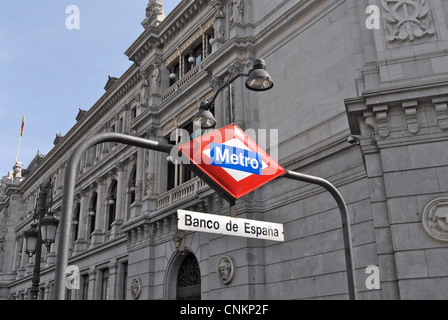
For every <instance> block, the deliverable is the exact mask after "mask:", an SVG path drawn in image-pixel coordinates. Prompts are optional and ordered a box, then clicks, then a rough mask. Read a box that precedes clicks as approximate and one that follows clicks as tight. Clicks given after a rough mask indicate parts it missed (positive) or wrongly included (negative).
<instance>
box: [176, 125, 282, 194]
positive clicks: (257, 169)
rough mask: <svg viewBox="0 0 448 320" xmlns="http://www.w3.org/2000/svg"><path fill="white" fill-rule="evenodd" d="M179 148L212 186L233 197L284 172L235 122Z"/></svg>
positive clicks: (253, 188) (245, 192)
mask: <svg viewBox="0 0 448 320" xmlns="http://www.w3.org/2000/svg"><path fill="white" fill-rule="evenodd" d="M178 150H179V151H180V152H181V153H182V155H184V156H185V157H187V158H188V159H189V161H190V162H191V163H192V164H193V165H194V166H192V167H191V168H192V169H194V167H197V168H199V169H200V171H201V172H202V173H204V174H205V175H206V176H205V177H206V178H209V179H211V181H212V182H213V187H215V188H216V187H218V188H219V189H221V190H220V191H224V193H225V194H226V195H228V196H230V197H232V198H233V199H239V198H241V197H242V196H244V195H246V194H248V193H249V192H251V191H253V190H255V189H257V188H259V187H260V186H262V185H263V184H265V183H267V182H269V181H271V180H273V179H275V178H277V177H279V176H281V175H283V174H284V173H285V172H286V171H285V169H283V168H282V167H281V166H280V165H279V164H278V163H277V162H276V161H275V160H274V159H272V158H271V157H270V156H269V155H268V154H267V153H266V152H265V151H264V150H262V149H261V148H260V147H259V146H258V145H257V143H256V142H255V141H253V140H252V139H251V138H250V137H249V136H248V135H247V134H245V133H244V131H243V130H242V129H241V128H239V127H238V126H237V125H235V124H231V125H229V126H227V127H225V128H222V129H219V130H216V131H213V132H211V133H209V134H206V135H204V136H201V137H199V138H196V139H194V140H192V141H189V142H187V143H184V144H181V145H179V146H178ZM194 171H195V172H198V171H197V170H194ZM198 173H199V172H198ZM200 176H201V177H204V175H200ZM209 179H205V180H206V181H205V182H207V183H208V182H210V180H209ZM207 180H208V181H207Z"/></svg>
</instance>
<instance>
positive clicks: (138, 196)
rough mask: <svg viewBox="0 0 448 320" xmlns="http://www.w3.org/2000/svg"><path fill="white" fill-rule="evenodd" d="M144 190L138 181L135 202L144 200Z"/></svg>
mask: <svg viewBox="0 0 448 320" xmlns="http://www.w3.org/2000/svg"><path fill="white" fill-rule="evenodd" d="M142 190H143V186H142V182H141V181H137V182H136V183H135V200H136V201H141V200H142Z"/></svg>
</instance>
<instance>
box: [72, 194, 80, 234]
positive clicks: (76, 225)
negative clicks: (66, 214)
mask: <svg viewBox="0 0 448 320" xmlns="http://www.w3.org/2000/svg"><path fill="white" fill-rule="evenodd" d="M80 214H81V205H80V204H79V203H78V204H77V205H76V207H75V214H74V217H73V242H75V241H76V240H78V230H79V217H80Z"/></svg>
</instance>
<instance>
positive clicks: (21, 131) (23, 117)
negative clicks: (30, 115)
mask: <svg viewBox="0 0 448 320" xmlns="http://www.w3.org/2000/svg"><path fill="white" fill-rule="evenodd" d="M23 127H25V112H24V113H23V116H22V128H21V129H20V136H22V135H23Z"/></svg>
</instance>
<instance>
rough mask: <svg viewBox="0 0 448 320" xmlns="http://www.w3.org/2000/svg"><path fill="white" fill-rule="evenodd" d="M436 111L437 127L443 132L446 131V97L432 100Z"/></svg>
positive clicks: (447, 100)
mask: <svg viewBox="0 0 448 320" xmlns="http://www.w3.org/2000/svg"><path fill="white" fill-rule="evenodd" d="M432 102H433V104H434V108H435V111H436V118H437V122H438V124H439V127H440V128H442V129H443V130H447V129H448V97H441V98H434V99H432Z"/></svg>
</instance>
